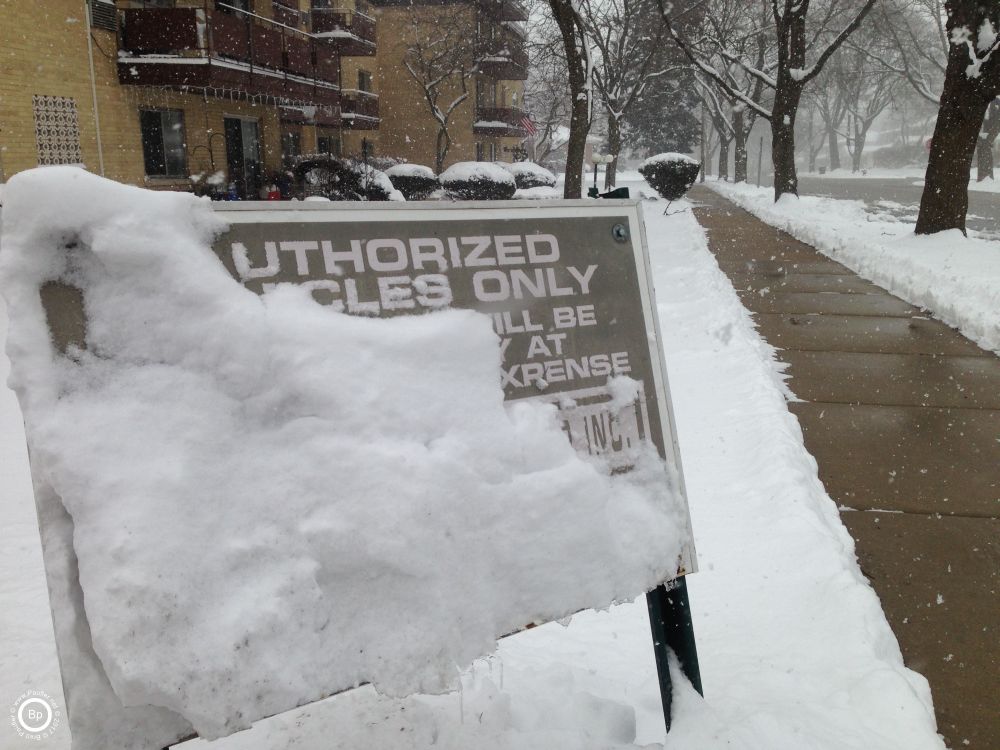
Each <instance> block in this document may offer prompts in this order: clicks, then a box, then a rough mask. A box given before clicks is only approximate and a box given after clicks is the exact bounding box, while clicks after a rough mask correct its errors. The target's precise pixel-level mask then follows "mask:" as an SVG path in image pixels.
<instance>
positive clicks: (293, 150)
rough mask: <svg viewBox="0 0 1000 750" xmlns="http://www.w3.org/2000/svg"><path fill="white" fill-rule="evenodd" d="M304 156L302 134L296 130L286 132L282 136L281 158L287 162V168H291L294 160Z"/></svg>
mask: <svg viewBox="0 0 1000 750" xmlns="http://www.w3.org/2000/svg"><path fill="white" fill-rule="evenodd" d="M301 155H302V133H300V132H297V131H294V130H286V131H285V132H283V133H282V134H281V156H282V157H283V158H284V160H285V164H286V166H290V165H291V163H292V159H294V158H295V157H296V156H301Z"/></svg>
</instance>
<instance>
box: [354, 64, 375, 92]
mask: <svg viewBox="0 0 1000 750" xmlns="http://www.w3.org/2000/svg"><path fill="white" fill-rule="evenodd" d="M358 91H367V92H368V93H372V91H374V89H373V88H372V74H371V71H368V70H359V71H358Z"/></svg>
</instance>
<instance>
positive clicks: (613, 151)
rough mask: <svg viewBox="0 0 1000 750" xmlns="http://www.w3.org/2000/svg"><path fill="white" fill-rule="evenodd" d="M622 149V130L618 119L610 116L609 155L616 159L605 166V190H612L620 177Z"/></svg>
mask: <svg viewBox="0 0 1000 750" xmlns="http://www.w3.org/2000/svg"><path fill="white" fill-rule="evenodd" d="M621 148H622V130H621V125H620V124H619V123H618V118H617V117H615V116H614V115H608V153H609V154H610V155H611V156H613V157H614V159H613V160H612V161H611V163H610V164H605V165H604V190H605V191H607V190H610V189H611V188H613V187H614V186H615V178H616V177H617V176H618V152H619V151H621Z"/></svg>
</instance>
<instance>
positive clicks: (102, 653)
mask: <svg viewBox="0 0 1000 750" xmlns="http://www.w3.org/2000/svg"><path fill="white" fill-rule="evenodd" d="M5 199H6V205H5V207H4V226H3V231H4V234H3V245H2V247H3V250H2V253H0V281H2V288H3V292H4V296H5V297H6V299H7V301H8V305H9V310H10V318H11V322H10V332H9V338H8V353H9V355H10V357H11V360H12V363H13V365H12V375H11V384H12V385H13V387H14V388H15V389H16V390H17V391H18V394H19V398H20V400H21V404H22V409H23V412H24V416H25V421H26V428H27V434H28V438H29V441H30V444H31V448H32V459H33V461H34V462H36V467H35V468H36V471H37V472H38V473H40V474H41V475H42V476H43V477H44V478H45V480H46V481H48V482H49V483H51V485H52V486H53V488H54V489H55V491H56V492H57V493H58V494H59V496H60V497H61V498H62V501H63V503H64V504H65V505H66V508H67V510H68V511H69V513H70V514H71V515H72V517H73V522H74V526H75V532H74V550H75V553H76V555H77V557H78V559H79V575H80V582H81V585H82V588H83V591H84V594H85V599H86V611H87V617H88V620H89V625H90V629H91V632H92V636H93V642H94V648H95V650H96V652H97V654H98V656H99V657H100V659H101V661H102V663H103V666H104V669H105V671H106V672H107V674H108V677H109V678H110V680H111V684H112V686H113V688H114V690H115V693H116V694H117V696H118V697H119V698H120V699H121V701H122V702H123V703H124V704H125V705H153V706H162V707H165V708H168V709H171V710H173V711H176V712H177V713H179V714H181V715H182V716H183V717H184V718H185V719H187V720H188V721H189V722H191V723H192V725H193V726H194V727H195V729H196V730H197V731H198V733H199V734H201V735H202V736H205V737H217V736H220V735H224V734H227V733H230V732H232V731H235V730H237V729H239V728H243V727H246V726H248V725H249V723H250V722H251V721H253V720H255V719H256V718H259V717H262V716H266V715H269V714H273V713H276V712H278V711H281V710H284V709H287V708H290V707H292V706H295V705H297V704H301V703H304V702H308V701H311V700H314V699H317V698H319V697H321V696H323V695H326V694H329V693H332V692H336V691H338V690H343V689H346V688H349V687H352V686H354V685H356V684H358V683H361V682H365V681H371V682H372V683H373V684H374V685H375V686H376V687H377V688H378V689H379V690H381V691H383V692H387V693H390V694H395V695H403V694H408V693H411V692H414V691H424V692H431V691H444V690H447V689H449V688H451V687H453V686H455V685H456V684H457V680H458V675H459V671H458V670H459V668H461V667H463V666H466V665H468V664H469V663H470V662H472V660H473V659H475V658H476V657H478V656H481V655H483V654H486V653H489V652H491V651H492V650H493V649H494V648H495V645H496V639H497V637H499V636H501V635H503V634H505V633H508V632H510V631H513V630H516V629H518V628H520V627H523V626H525V625H527V624H529V623H532V622H542V621H546V620H551V619H555V618H560V617H563V616H565V615H567V614H569V613H571V612H573V611H576V610H579V609H583V608H588V607H600V606H605V605H607V604H609V603H611V602H612V601H616V600H622V599H625V598H629V597H633V596H635V595H637V594H638V593H640V592H642V591H644V590H648V589H649V588H652V587H653V586H654V585H655V584H656V583H658V582H659V581H661V580H663V579H664V578H667V577H669V575H670V574H671V573H672V571H673V570H674V569H675V566H676V564H677V555H678V551H679V549H680V543H681V540H680V535H681V531H680V529H682V528H683V520H682V516H681V515H680V513H679V512H678V511H677V505H676V504H675V503H673V502H672V501H671V498H672V497H673V495H672V490H670V489H669V487H673V486H675V484H676V483H675V481H674V480H673V479H672V478H671V477H668V476H666V475H665V471H664V469H663V466H662V464H661V463H660V462H659V460H658V459H656V458H655V457H653V456H646V457H644V458H643V460H641V461H640V463H639V466H638V467H637V470H636V471H635V472H633V473H630V474H627V475H616V476H613V477H612V476H610V475H609V474H608V473H607V471H606V470H605V469H602V467H600V466H599V465H596V464H592V463H589V462H586V461H584V460H582V459H581V458H579V457H578V456H577V454H576V453H575V452H574V451H573V450H572V449H571V448H570V446H569V444H568V441H567V440H566V438H565V435H564V434H563V432H562V431H561V429H560V424H559V422H558V419H557V417H556V413H555V410H554V408H553V407H550V406H544V405H541V404H533V403H519V404H515V405H513V406H505V405H504V403H503V396H502V392H501V389H500V386H499V377H498V374H499V368H500V353H499V347H498V339H497V337H496V335H495V334H494V333H493V331H492V329H491V326H490V321H489V319H488V318H487V317H486V316H483V315H480V314H477V313H474V312H470V311H458V310H449V311H443V312H439V313H435V314H431V315H424V316H414V317H407V318H396V319H393V320H377V319H368V318H359V317H351V316H347V315H343V314H339V313H336V312H333V311H331V310H330V309H329V308H326V307H322V306H320V305H317V304H316V303H315V302H313V301H312V299H311V297H309V295H308V293H307V292H305V291H303V290H300V289H298V288H295V287H290V286H283V287H278V288H277V289H276V290H275V291H273V292H271V293H269V294H268V295H266V296H264V297H263V298H260V297H257V296H255V295H254V294H252V293H251V292H249V291H247V290H245V289H244V288H243V287H241V286H240V285H239V284H237V283H235V282H234V281H233V280H232V279H231V278H230V277H229V276H228V275H227V273H226V272H225V270H224V269H223V267H222V265H221V263H220V262H219V261H218V260H217V259H216V257H215V256H214V255H213V253H212V252H211V250H210V248H209V245H210V243H211V241H212V238H213V235H214V233H216V232H218V231H220V230H221V229H223V226H222V224H221V222H220V220H219V219H218V218H217V217H216V216H215V215H214V214H213V213H212V211H211V208H210V204H209V202H208V201H206V200H199V199H196V198H194V197H192V196H188V195H183V194H170V193H152V192H147V191H143V190H140V189H137V188H130V187H125V186H121V185H117V184H115V183H111V182H108V181H105V180H102V179H100V178H97V177H93V176H91V175H88V174H87V173H85V172H82V171H80V170H77V169H73V168H48V169H44V170H35V171H31V172H26V173H22V174H20V175H18V176H17V177H15V178H14V179H13V180H12V181H11V182H10V183H9V184H8V188H7V192H6V194H5ZM55 279H59V280H62V281H64V282H67V283H70V284H72V285H75V286H77V287H79V288H80V289H82V291H83V293H84V297H85V305H86V312H87V317H88V335H87V342H86V343H87V346H86V350H85V351H83V350H79V349H71V350H70V351H69V356H68V357H63V356H61V355H59V354H58V353H57V352H55V351H54V350H53V348H52V346H51V345H50V343H49V336H48V332H47V329H46V323H45V317H44V312H43V309H42V307H41V304H40V301H39V287H40V286H41V285H42V284H43V283H45V282H46V281H49V280H55Z"/></svg>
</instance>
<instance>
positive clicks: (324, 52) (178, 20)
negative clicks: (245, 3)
mask: <svg viewBox="0 0 1000 750" xmlns="http://www.w3.org/2000/svg"><path fill="white" fill-rule="evenodd" d="M121 21H122V23H121V28H122V31H121V35H120V52H119V58H118V78H119V80H120V81H121V82H122V83H124V84H134V85H140V86H142V85H155V86H168V87H181V88H194V89H198V88H202V89H216V90H221V91H227V90H228V91H232V90H235V91H236V92H237V93H243V94H246V95H255V96H266V97H273V98H274V99H275V100H278V101H297V102H303V103H315V104H323V105H332V104H336V102H337V98H338V89H339V86H338V84H339V81H340V65H339V59H338V55H337V52H336V50H335V49H334V48H333V47H332V46H331V45H330V44H329V42H327V41H326V40H324V39H319V38H316V37H315V36H314V35H312V34H309V33H306V32H304V31H301V30H299V29H296V28H293V27H291V26H285V25H284V24H280V23H277V22H275V21H272V20H270V19H267V18H263V17H261V16H257V15H254V14H252V13H247V12H245V11H240V10H238V9H236V8H227V9H226V10H218V9H217V8H216V7H215V5H214V4H212V5H211V6H210V5H209V3H205V7H202V8H132V9H126V10H123V11H122V12H121Z"/></svg>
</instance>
